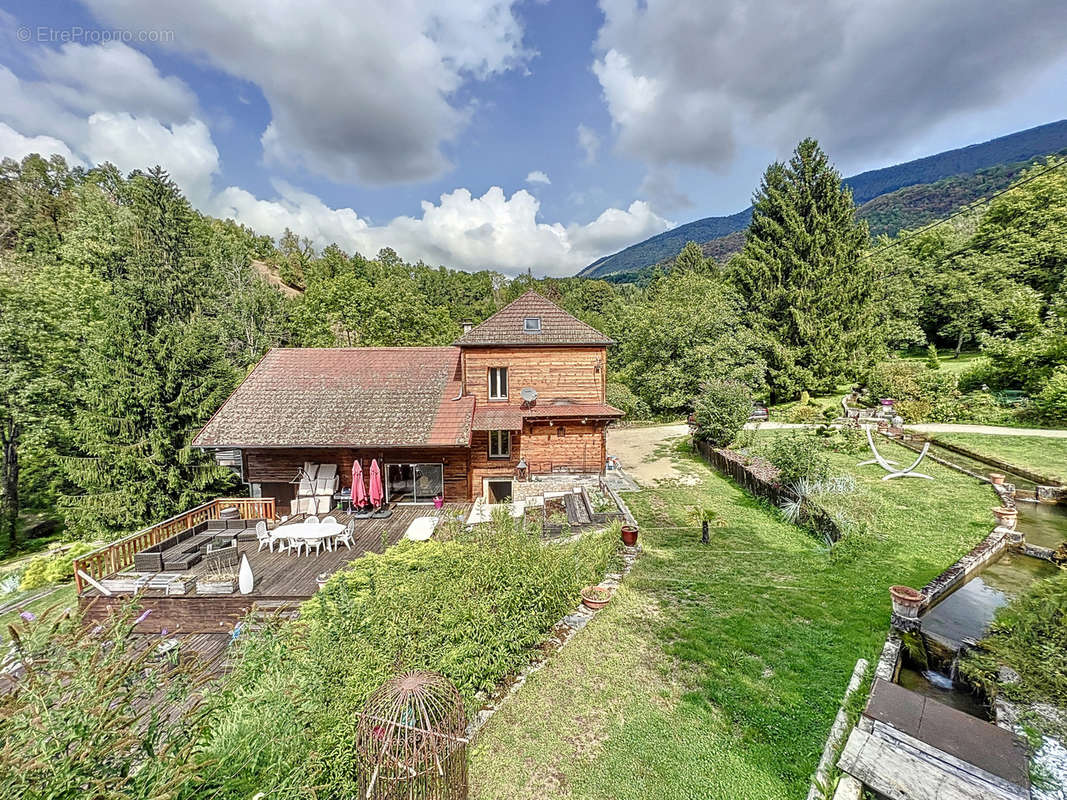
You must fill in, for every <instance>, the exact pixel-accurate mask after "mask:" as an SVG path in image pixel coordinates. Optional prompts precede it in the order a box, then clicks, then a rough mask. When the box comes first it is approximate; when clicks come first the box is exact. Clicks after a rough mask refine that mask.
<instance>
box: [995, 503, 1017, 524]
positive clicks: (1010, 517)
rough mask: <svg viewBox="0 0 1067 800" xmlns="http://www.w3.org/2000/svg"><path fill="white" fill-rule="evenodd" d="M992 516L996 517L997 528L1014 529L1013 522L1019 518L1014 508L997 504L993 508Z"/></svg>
mask: <svg viewBox="0 0 1067 800" xmlns="http://www.w3.org/2000/svg"><path fill="white" fill-rule="evenodd" d="M993 516H994V517H996V520H997V527H998V528H1007V529H1008V530H1015V523H1016V522H1017V521H1018V519H1019V512H1018V511H1017V510H1015V509H1014V508H1008V507H1007V506H999V507H997V508H994V509H993Z"/></svg>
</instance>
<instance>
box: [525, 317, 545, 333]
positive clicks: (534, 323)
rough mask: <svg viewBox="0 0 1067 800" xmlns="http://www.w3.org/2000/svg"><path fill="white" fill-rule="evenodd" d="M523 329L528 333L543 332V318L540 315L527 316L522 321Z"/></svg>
mask: <svg viewBox="0 0 1067 800" xmlns="http://www.w3.org/2000/svg"><path fill="white" fill-rule="evenodd" d="M522 329H523V330H524V331H526V333H540V332H541V318H540V317H526V319H524V320H523V321H522Z"/></svg>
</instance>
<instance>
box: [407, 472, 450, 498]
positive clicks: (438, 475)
mask: <svg viewBox="0 0 1067 800" xmlns="http://www.w3.org/2000/svg"><path fill="white" fill-rule="evenodd" d="M413 466H414V472H415V502H416V503H429V502H430V501H432V500H433V499H434V498H435V497H437V496H439V495H440V496H441V497H444V494H445V468H444V465H443V464H414V465H413Z"/></svg>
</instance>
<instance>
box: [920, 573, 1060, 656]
mask: <svg viewBox="0 0 1067 800" xmlns="http://www.w3.org/2000/svg"><path fill="white" fill-rule="evenodd" d="M1056 571H1057V568H1056V566H1055V565H1054V564H1051V563H1049V562H1048V561H1042V560H1041V559H1039V558H1030V557H1029V556H1024V555H1017V554H1015V553H1010V552H1006V553H1004V555H1002V556H1001V557H1000V558H999V559H997V560H996V561H995V562H993V563H992V564H990V565H989V566H987V567H986V568H985V569H983V570H982V571H981V572H980V573H979V574H978V575H976V576H975V577H973V578H971V579H970V580H969V581H967V583H965V584H963V586H961V587H960V588H958V589H956V590H955V591H954V592H952V594H950V595H949V596H948V597H946V598H944V599H943V600H941V601H940V602H939V603H938V604H937V605H936V606H934V607H933V608H931V609H930V610H929V611H927V612H926V613H925V614H924V615H923V617H922V629H923V633H929V634H933V635H935V636H938V637H940V638H942V639H948V640H949V641H952V642H957V643H958V642H961V641H962V640H963V639H965V638H969V639H981V638H982V636H983V635H984V634H985V632H986V631H987V630H988V629H989V624H990V623H991V622H992V621H993V615H994V613H995V612H996V610H997V609H998V608H1000V607H1001V606H1004V605H1007V603H1008V601H1010V600H1011V599H1012V598H1013V597H1015V596H1016V595H1017V594H1019V592H1021V591H1022V590H1023V589H1025V588H1026V587H1027V586H1029V585H1030V583H1032V582H1033V581H1035V580H1039V579H1041V578H1047V577H1049V576H1050V575H1054V574H1056Z"/></svg>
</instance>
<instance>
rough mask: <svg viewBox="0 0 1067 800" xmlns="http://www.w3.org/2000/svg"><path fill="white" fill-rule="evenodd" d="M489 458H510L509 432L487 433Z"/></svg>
mask: <svg viewBox="0 0 1067 800" xmlns="http://www.w3.org/2000/svg"><path fill="white" fill-rule="evenodd" d="M489 457H490V458H511V431H489Z"/></svg>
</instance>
